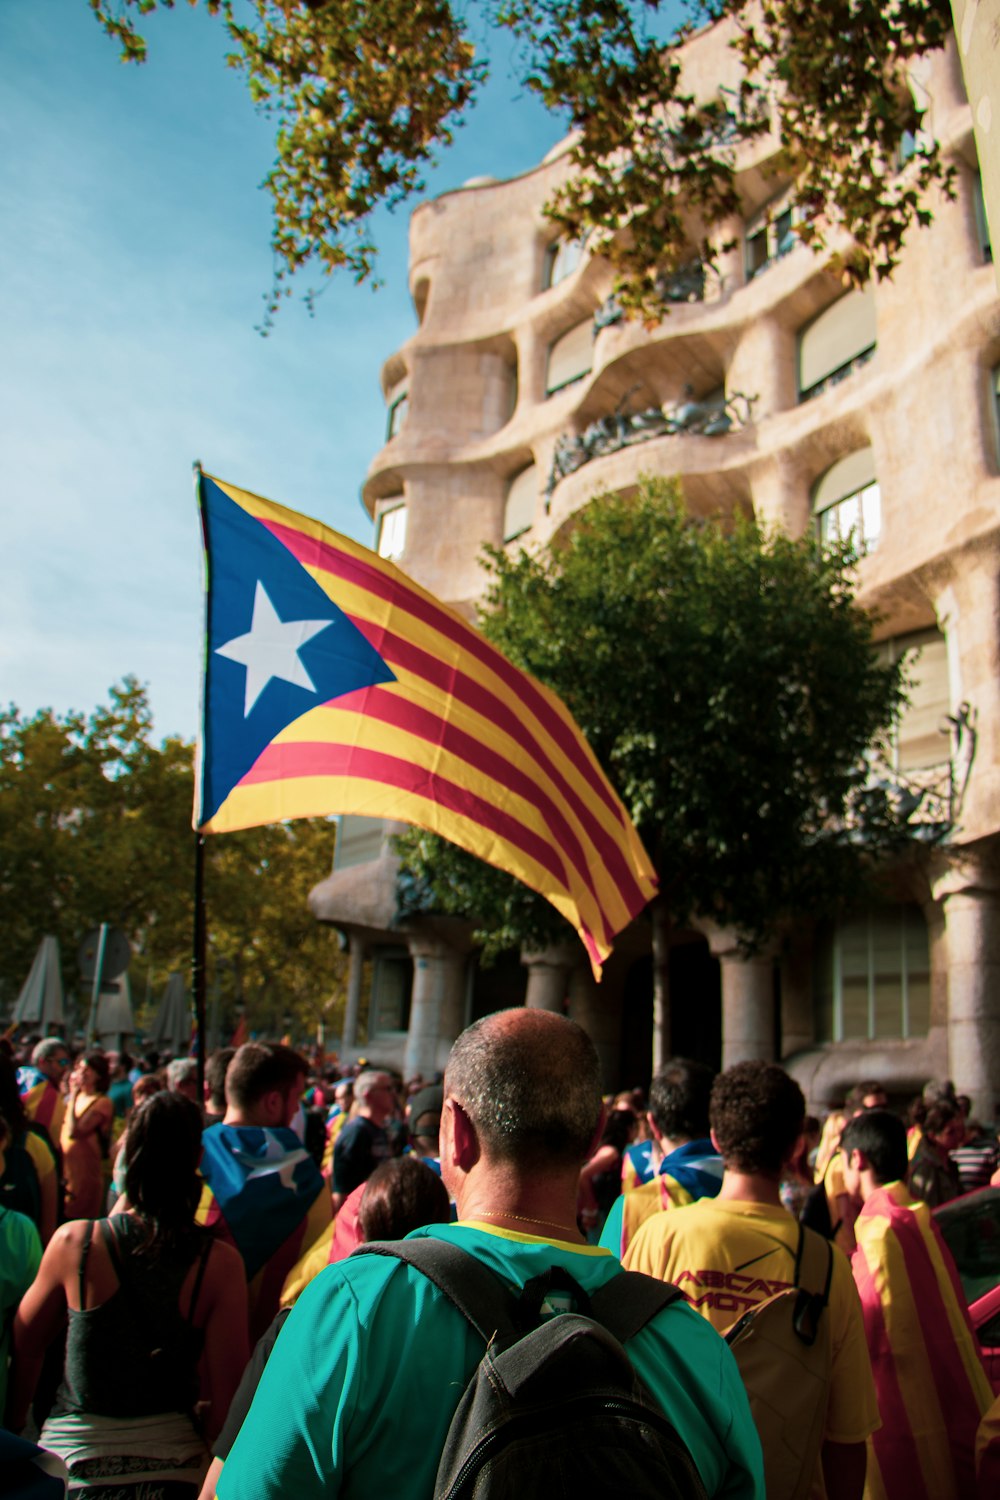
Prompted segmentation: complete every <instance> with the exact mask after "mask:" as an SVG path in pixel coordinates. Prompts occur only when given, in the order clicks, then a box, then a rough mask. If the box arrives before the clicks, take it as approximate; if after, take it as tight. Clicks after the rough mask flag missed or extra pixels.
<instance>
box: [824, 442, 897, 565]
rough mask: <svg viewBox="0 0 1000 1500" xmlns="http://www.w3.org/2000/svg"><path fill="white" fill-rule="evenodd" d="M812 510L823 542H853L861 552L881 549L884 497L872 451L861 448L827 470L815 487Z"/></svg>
mask: <svg viewBox="0 0 1000 1500" xmlns="http://www.w3.org/2000/svg"><path fill="white" fill-rule="evenodd" d="M812 511H813V515H814V516H815V517H816V526H817V530H818V532H819V539H820V541H821V542H841V541H847V540H848V539H851V540H853V542H854V546H855V547H856V549H857V551H858V552H859V553H865V552H871V551H873V550H874V548H875V547H877V546H878V543H879V538H880V537H881V535H882V498H881V495H880V493H879V487H878V483H877V481H876V479H875V456H874V454H873V453H872V450H871V449H870V448H858V449H857V450H856V451H855V452H854V453H848V454H847V455H846V457H844V458H841V459H838V460H837V462H836V463H835V464H833V465H832V466H831V467H830V468H829V469H827V471H826V473H825V474H824V475H823V476H822V477H821V478H820V479H818V480H817V482H816V484H815V485H814V486H813V492H812Z"/></svg>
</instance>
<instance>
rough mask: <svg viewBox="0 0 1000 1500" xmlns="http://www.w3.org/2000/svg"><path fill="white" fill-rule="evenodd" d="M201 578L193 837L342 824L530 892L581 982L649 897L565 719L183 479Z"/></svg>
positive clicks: (286, 517) (374, 562)
mask: <svg viewBox="0 0 1000 1500" xmlns="http://www.w3.org/2000/svg"><path fill="white" fill-rule="evenodd" d="M198 487H199V499H200V506H201V518H202V529H203V534H204V539H205V553H206V572H207V605H206V613H207V631H206V642H205V673H204V688H203V705H202V733H201V741H200V745H199V763H198V773H197V777H196V784H195V813H194V826H195V828H196V829H198V830H199V831H200V832H202V833H225V832H228V831H230V830H233V829H237V828H251V827H255V826H257V825H258V824H262V823H276V822H280V821H282V820H284V819H290V818H306V817H322V816H326V815H329V814H332V813H349V814H357V815H362V816H366V817H375V818H386V819H397V820H399V821H400V822H404V823H411V824H414V825H415V826H417V827H419V828H426V829H428V830H430V831H431V832H432V833H438V834H441V835H442V837H444V838H446V839H449V840H450V841H451V842H452V843H455V844H458V845H459V846H460V847H461V848H463V849H466V850H468V851H469V852H470V853H471V854H475V855H477V856H478V857H479V858H480V859H483V860H485V861H486V862H487V863H489V864H492V865H496V866H498V867H499V868H500V869H502V870H507V871H509V873H510V874H512V875H514V876H516V877H517V878H518V879H519V880H521V881H523V882H524V884H525V885H527V886H530V887H531V889H532V890H535V891H538V892H539V893H540V894H541V895H543V896H544V897H545V898H546V899H547V900H549V901H551V902H552V904H553V906H555V907H556V909H557V910H558V911H559V912H561V913H562V915H563V916H564V917H565V918H566V920H567V921H568V922H570V923H571V924H572V925H573V926H574V927H575V928H576V930H577V931H578V932H579V934H580V937H581V939H582V941H583V943H584V946H585V947H586V949H587V952H588V954H589V956H590V960H591V963H592V965H593V967H594V971H595V973H596V974H598V975H599V973H600V968H601V965H602V964H603V962H604V960H605V959H606V958H607V956H608V954H609V953H610V951H611V946H612V939H613V938H614V936H615V934H616V933H617V932H620V931H621V929H622V928H623V927H625V926H627V924H628V923H629V922H630V921H631V919H632V918H633V917H634V916H636V915H637V913H638V912H640V911H641V910H642V908H643V907H644V906H645V904H646V902H647V901H648V900H649V899H650V897H651V896H652V895H654V894H655V891H656V882H655V878H654V875H653V870H652V866H651V865H650V862H649V857H648V855H647V854H646V851H645V849H644V848H643V846H642V843H641V841H640V839H639V835H638V834H637V833H636V831H635V828H634V827H633V825H632V822H631V820H630V819H629V817H628V814H627V813H626V811H625V809H624V807H623V806H622V804H621V802H620V800H619V798H618V796H617V794H616V793H615V791H614V790H613V788H612V787H611V785H610V783H609V781H608V779H607V777H606V776H605V775H604V772H603V771H602V770H601V768H600V766H599V765H598V763H597V761H596V759H595V758H594V755H593V753H592V751H591V749H590V747H589V745H588V744H587V742H586V740H585V739H584V737H583V735H582V733H581V732H580V730H579V729H578V728H577V726H576V724H575V723H574V721H573V718H572V716H571V715H570V713H569V711H568V710H567V709H566V707H565V706H564V704H563V703H562V702H561V701H560V700H559V699H558V698H557V697H556V696H555V694H554V693H552V692H550V691H549V689H548V688H546V687H543V686H542V684H541V683H539V682H537V681H536V680H535V679H534V678H533V677H529V676H528V674H527V673H525V672H522V671H520V670H519V669H518V668H517V667H515V666H513V665H512V664H511V663H510V662H509V661H507V659H506V658H505V657H504V656H503V655H502V654H501V653H500V652H499V651H497V649H496V648H495V647H494V646H491V645H490V644H489V642H488V641H486V640H485V639H484V638H483V636H482V635H481V634H480V633H479V632H478V631H477V630H475V629H474V628H473V627H472V626H471V625H469V624H468V623H467V622H466V621H465V620H463V619H462V618H461V616H460V615H458V614H457V613H456V612H455V611H454V610H451V609H449V608H448V607H447V606H446V605H443V604H441V603H439V602H438V600H436V599H434V598H433V597H432V595H430V594H428V593H427V592H426V591H425V590H424V589H422V588H420V587H419V586H418V585H417V584H415V583H414V582H413V581H412V580H411V579H409V578H407V577H406V575H405V574H404V573H402V572H401V571H400V570H399V569H398V568H396V567H395V566H394V565H393V564H392V563H390V562H388V561H386V560H385V559H384V558H381V557H378V556H377V555H376V554H375V553H373V552H371V551H369V550H368V549H367V548H365V547H361V546H359V545H358V544H357V543H355V542H352V541H349V540H348V539H347V538H346V537H342V536H338V535H337V534H336V533H335V532H332V531H329V530H327V528H326V527H325V526H322V525H321V524H320V523H319V522H318V521H312V520H309V519H308V518H307V517H305V516H301V515H297V514H296V513H295V512H294V511H290V510H286V509H285V508H284V507H283V506H280V505H275V504H274V503H273V502H272V501H270V500H264V499H262V498H261V497H260V496H258V495H253V494H250V493H249V492H248V491H246V490H241V489H237V488H236V486H235V485H231V484H225V483H224V482H223V481H222V480H219V479H213V478H211V477H210V476H209V475H208V474H202V473H201V472H200V471H199V478H198Z"/></svg>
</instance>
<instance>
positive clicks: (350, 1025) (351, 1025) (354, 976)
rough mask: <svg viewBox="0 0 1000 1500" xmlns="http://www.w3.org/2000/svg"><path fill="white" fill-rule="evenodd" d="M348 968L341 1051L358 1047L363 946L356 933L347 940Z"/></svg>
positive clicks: (363, 959) (363, 957)
mask: <svg viewBox="0 0 1000 1500" xmlns="http://www.w3.org/2000/svg"><path fill="white" fill-rule="evenodd" d="M348 953H349V954H350V967H349V969H348V971H347V1004H346V1005H345V1007H344V1035H343V1040H342V1042H341V1051H342V1052H345V1053H346V1052H347V1050H348V1048H350V1049H352V1050H353V1048H355V1047H356V1046H357V1045H358V1010H359V1008H360V1005H361V981H362V979H363V978H364V972H365V945H364V943H363V942H362V940H361V938H360V937H359V936H358V934H357V933H356V932H352V933H351V935H350V937H349V939H348Z"/></svg>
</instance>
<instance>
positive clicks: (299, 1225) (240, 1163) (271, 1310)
mask: <svg viewBox="0 0 1000 1500" xmlns="http://www.w3.org/2000/svg"><path fill="white" fill-rule="evenodd" d="M200 1172H201V1178H202V1194H201V1202H200V1203H199V1205H198V1212H197V1222H198V1223H199V1224H203V1225H205V1226H206V1227H207V1228H209V1229H213V1230H214V1231H215V1232H216V1233H217V1234H219V1235H221V1236H222V1237H223V1238H224V1239H227V1240H228V1241H229V1242H230V1244H233V1245H235V1247H236V1249H237V1250H238V1251H239V1252H240V1255H241V1256H242V1257H243V1264H244V1267H245V1269H246V1277H247V1287H248V1291H249V1298H250V1327H251V1336H252V1337H253V1338H254V1339H256V1338H258V1337H259V1335H260V1334H261V1333H262V1332H263V1331H264V1329H265V1328H266V1327H267V1325H268V1323H269V1322H270V1321H271V1319H272V1318H273V1317H274V1314H275V1313H276V1312H277V1311H278V1299H279V1297H280V1295H281V1288H282V1285H283V1283H284V1280H285V1277H286V1276H287V1275H288V1272H289V1271H290V1270H291V1268H292V1266H293V1265H295V1263H296V1261H297V1260H298V1259H299V1258H300V1256H301V1255H302V1254H303V1253H304V1252H305V1251H306V1250H307V1249H308V1248H309V1246H310V1245H312V1244H313V1242H314V1241H315V1240H317V1239H318V1238H319V1237H320V1236H321V1235H322V1234H323V1231H324V1230H325V1229H326V1228H328V1226H329V1224H330V1217H331V1208H330V1194H329V1192H328V1191H327V1188H326V1184H325V1183H324V1181H323V1178H322V1177H321V1176H320V1172H319V1168H318V1167H317V1166H316V1163H315V1162H314V1161H313V1159H312V1157H311V1156H310V1155H309V1152H308V1151H307V1150H306V1149H305V1147H304V1146H303V1144H302V1142H301V1141H300V1140H299V1138H298V1136H297V1135H296V1134H295V1132H294V1131H292V1130H289V1129H288V1128H287V1127H285V1126H273V1127H270V1128H265V1127H263V1126H260V1125H212V1126H211V1127H210V1128H209V1129H208V1130H206V1131H205V1133H204V1135H203V1136H202V1159H201V1167H200Z"/></svg>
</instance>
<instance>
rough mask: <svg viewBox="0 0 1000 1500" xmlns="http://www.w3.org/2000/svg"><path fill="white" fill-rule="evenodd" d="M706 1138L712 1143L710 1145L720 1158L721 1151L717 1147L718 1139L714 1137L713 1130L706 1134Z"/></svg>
mask: <svg viewBox="0 0 1000 1500" xmlns="http://www.w3.org/2000/svg"><path fill="white" fill-rule="evenodd" d="M708 1138H709V1140H710V1141H711V1142H712V1145H713V1146H714V1147H715V1149H716V1151H718V1153H719V1155H720V1156H721V1155H722V1151H721V1149H720V1147H719V1137H718V1136H717V1135H716V1133H715V1131H714V1130H710V1131H709V1132H708Z"/></svg>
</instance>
